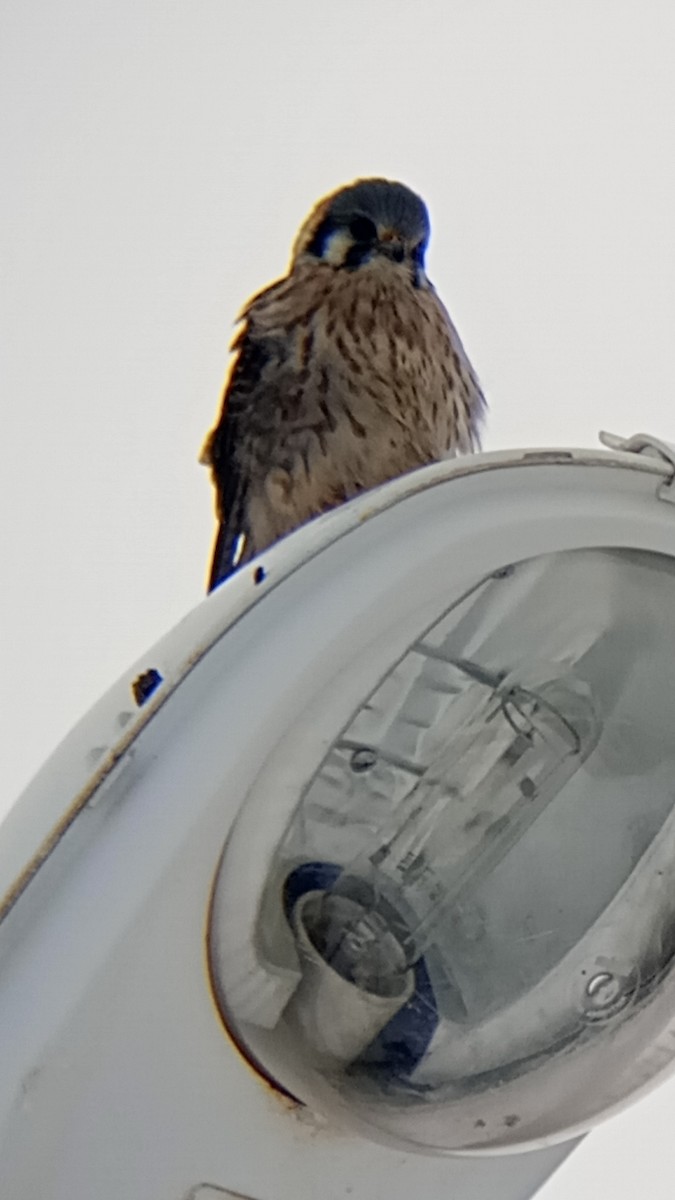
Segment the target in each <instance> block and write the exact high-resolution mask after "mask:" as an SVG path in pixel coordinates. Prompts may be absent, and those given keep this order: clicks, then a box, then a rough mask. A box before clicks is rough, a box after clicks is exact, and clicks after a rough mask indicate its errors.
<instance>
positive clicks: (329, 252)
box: [321, 229, 354, 267]
mask: <svg viewBox="0 0 675 1200" xmlns="http://www.w3.org/2000/svg"><path fill="white" fill-rule="evenodd" d="M353 245H354V239H353V237H352V236H351V234H349V233H348V232H347V230H346V229H336V230H335V233H332V234H331V235H330V238H329V239H328V241H327V243H326V245H325V248H324V251H323V254H322V255H321V258H322V259H323V261H324V262H327V263H331V264H332V266H334V267H339V266H341V265H342V263H343V262H344V261H345V258H346V256H347V251H348V250H350V249H351V247H352V246H353Z"/></svg>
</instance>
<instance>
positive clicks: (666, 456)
mask: <svg viewBox="0 0 675 1200" xmlns="http://www.w3.org/2000/svg"><path fill="white" fill-rule="evenodd" d="M599 437H600V441H601V442H602V444H603V446H607V448H608V450H621V451H622V452H623V453H624V454H646V455H648V456H649V457H650V458H658V459H660V461H661V462H664V463H667V464H668V466H669V467H670V474H669V475H668V478H667V479H662V480H661V482H660V483H659V486H658V487H657V489H656V495H657V496H658V498H659V500H665V501H667V503H668V504H675V446H674V445H673V444H672V442H664V441H663V439H662V438H656V437H652V435H651V434H650V433H634V434H633V436H632V437H629V438H622V437H619V436H618V435H617V434H616V433H606V432H605V431H604V430H601V431H600V434H599Z"/></svg>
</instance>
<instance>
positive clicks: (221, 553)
mask: <svg viewBox="0 0 675 1200" xmlns="http://www.w3.org/2000/svg"><path fill="white" fill-rule="evenodd" d="M233 349H234V350H235V351H236V352H237V357H236V359H235V362H234V364H233V368H232V372H231V375H230V379H229V381H228V384H227V386H226V388H225V393H224V396H223V402H222V407H221V412H220V417H219V419H218V424H217V425H216V427H215V429H213V431H212V432H211V434H210V435H209V437H208V439H207V442H206V445H205V447H204V450H203V452H202V462H204V463H206V464H208V465H210V467H211V470H212V473H213V481H214V484H215V487H216V493H217V510H218V519H219V524H218V529H217V532H216V541H215V546H214V549H213V558H212V561H211V571H210V575H209V583H208V590H209V591H212V590H213V588H215V587H216V586H217V585H218V584H219V583H221V582H222V580H223V579H226V578H227V577H228V575H231V574H232V572H233V571H234V570H235V569H236V566H237V562H238V559H239V557H240V555H241V551H242V548H243V547H242V542H241V539H242V538H246V537H247V535H249V530H248V529H247V511H246V510H247V497H248V492H249V488H250V482H251V481H250V463H249V462H248V461H247V455H246V442H247V437H248V427H249V425H250V421H251V417H252V415H253V412H254V410H255V407H256V400H257V398H258V391H259V387H260V380H261V376H262V374H263V371H264V369H265V366H266V363H267V360H268V357H269V355H268V351H267V350H266V348H265V345H264V343H262V342H260V341H258V340H256V339H255V338H254V337H252V335H251V331H250V328H249V327H248V326H245V327H244V329H243V330H242V332H241V333H240V334H239V336H238V338H237V340H236V342H235V344H234V347H233Z"/></svg>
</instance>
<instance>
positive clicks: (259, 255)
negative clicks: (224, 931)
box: [0, 0, 675, 1200]
mask: <svg viewBox="0 0 675 1200" xmlns="http://www.w3.org/2000/svg"><path fill="white" fill-rule="evenodd" d="M674 61H675V6H673V5H672V3H671V2H670V0H593V3H592V4H589V3H588V0H547V2H542V0H501V2H499V0H389V2H388V3H384V2H383V0H341V3H340V4H330V5H329V4H326V3H323V2H322V0H286V2H285V3H283V4H272V3H270V2H269V0H267V2H265V0H248V3H247V4H246V5H244V4H241V3H237V2H234V0H199V2H198V3H195V2H194V0H114V2H113V0H59V3H58V4H54V3H48V2H47V0H4V3H3V5H2V10H1V12H0V148H1V156H2V158H1V160H2V163H3V177H4V185H3V189H2V193H1V194H0V215H1V220H0V243H1V245H2V280H3V285H2V292H1V295H0V337H1V340H2V359H1V365H0V372H1V377H2V378H1V383H2V395H3V409H2V412H3V427H4V436H3V437H2V439H0V486H1V487H2V495H3V508H4V519H3V522H2V526H3V529H2V559H3V564H4V580H3V602H4V610H5V611H4V614H3V621H2V639H3V641H2V652H1V653H2V672H1V673H0V688H1V689H2V697H1V705H2V713H3V727H4V735H5V748H4V754H3V773H2V774H3V793H4V795H3V798H2V799H1V800H0V811H4V810H5V809H6V807H7V806H8V804H9V803H11V801H12V799H13V798H14V796H15V795H16V794H17V792H18V791H19V789H20V788H21V787H22V786H23V785H24V784H25V783H26V782H27V780H28V779H29V777H30V776H31V775H32V774H33V772H34V771H35V770H36V769H37V767H38V766H39V765H40V763H41V762H42V760H43V759H44V758H45V756H46V755H47V754H48V752H49V751H50V750H51V749H52V748H53V746H54V745H55V744H56V742H58V741H59V740H60V738H61V737H62V736H63V735H64V734H65V733H66V732H67V731H68V729H69V728H70V727H71V725H72V724H73V723H74V721H75V720H76V719H77V718H78V717H79V716H80V715H81V714H82V713H83V712H84V711H85V710H86V709H87V708H88V707H89V706H90V705H91V704H92V703H93V702H94V701H95V700H96V699H97V698H98V696H99V695H100V694H101V693H102V692H103V691H104V690H105V688H106V687H107V686H108V685H109V684H110V683H111V682H112V681H113V680H114V679H115V678H116V677H117V676H118V675H119V674H120V673H121V672H122V670H123V669H124V668H125V667H126V666H127V665H128V664H129V663H130V662H131V661H132V660H134V659H135V658H136V657H138V656H139V655H140V654H141V653H143V651H144V650H145V649H146V648H147V647H148V646H149V645H150V644H152V643H153V642H154V641H155V640H156V639H157V637H158V636H159V635H161V634H162V633H164V632H166V631H167V630H168V629H169V628H171V626H173V625H174V624H175V623H176V621H177V620H178V619H179V618H180V617H181V616H182V614H183V613H184V612H185V611H186V610H187V609H188V608H190V607H192V606H193V605H194V604H195V603H197V602H198V601H199V599H200V597H201V595H202V590H203V584H204V578H205V570H206V560H207V555H208V551H209V547H210V541H211V536H212V507H211V505H212V502H211V494H210V488H209V485H208V481H207V477H206V473H205V471H204V470H203V468H200V467H199V466H198V464H197V455H198V451H199V447H200V443H201V441H202V438H203V435H204V433H205V432H206V430H207V428H208V426H209V424H210V423H211V421H212V419H213V417H214V414H215V410H216V406H217V402H218V395H219V389H220V386H221V382H222V378H223V375H224V371H225V366H226V362H227V346H228V342H229V338H230V334H231V323H232V320H233V318H234V315H235V313H236V311H237V309H238V308H239V307H240V305H241V303H242V301H243V300H244V299H245V298H246V297H247V296H248V295H249V294H250V293H251V292H252V291H254V290H255V289H257V288H258V287H260V286H262V285H264V284H265V283H267V282H268V281H269V280H270V279H271V278H273V277H274V276H276V275H278V274H280V273H282V272H283V270H284V269H285V266H286V262H287V257H288V252H289V249H290V245H291V241H292V238H293V235H294V233H295V230H296V228H297V226H298V224H299V222H300V220H301V219H302V218H303V217H304V216H305V214H306V212H307V211H308V209H309V208H310V206H311V205H312V203H313V202H314V201H315V200H316V199H317V198H318V197H319V196H320V195H321V194H322V193H323V192H325V191H327V190H329V189H331V188H333V187H335V186H337V185H339V184H341V183H343V182H347V181H348V180H351V179H353V178H354V177H355V176H357V175H361V174H386V175H390V176H392V177H395V178H400V179H402V180H404V181H405V182H407V183H409V184H410V185H412V186H413V187H415V188H416V189H417V190H419V191H420V192H421V193H422V195H423V196H424V197H425V198H426V200H427V202H428V204H429V207H430V210H431V215H432V221H433V226H434V233H433V239H432V245H431V254H430V261H429V270H430V274H431V277H432V278H433V280H434V282H435V283H436V285H437V287H438V289H439V291H440V293H441V295H442V296H443V298H444V299H445V301H446V303H447V304H448V307H449V308H450V310H451V312H452V315H453V317H454V319H455V321H456V323H457V325H458V326H459V329H460V331H461V334H462V337H463V339H464V341H465V344H466V346H467V349H468V350H469V352H470V354H471V357H472V359H473V361H474V362H475V364H476V367H477V369H478V371H479V374H480V376H481V378H482V381H483V384H484V387H485V390H486V392H487V395H488V397H489V400H490V404H491V416H490V420H489V423H488V427H487V434H486V439H485V442H486V449H497V448H502V447H505V446H520V445H544V444H555V445H593V444H594V443H595V439H596V432H597V430H598V429H599V428H600V427H605V428H609V429H611V430H614V431H616V432H620V433H632V432H635V431H637V430H643V429H646V430H649V431H650V432H653V433H656V434H660V435H662V436H664V437H666V438H668V437H670V438H674V437H675V406H674V402H673V391H672V381H671V376H672V370H671V359H672V353H673V329H674V328H675V235H674V232H673V230H674V221H675V217H674V214H675V165H674V164H675V153H674V147H675V72H674V69H673V62H674ZM673 1100H675V1086H673V1085H670V1087H667V1088H665V1089H663V1090H662V1091H660V1092H659V1093H657V1094H656V1095H655V1096H654V1097H653V1098H650V1099H649V1100H646V1101H643V1102H642V1104H641V1105H640V1106H639V1107H638V1108H636V1109H635V1110H633V1111H631V1112H630V1113H629V1114H627V1115H626V1116H624V1117H621V1118H618V1119H616V1120H615V1121H614V1122H612V1123H611V1124H610V1125H608V1126H606V1127H605V1128H604V1129H603V1130H602V1131H600V1132H598V1133H597V1134H595V1135H594V1136H593V1138H592V1139H590V1140H588V1141H587V1142H586V1143H585V1145H584V1146H583V1147H582V1149H581V1150H579V1151H577V1152H576V1153H575V1154H574V1155H573V1156H572V1158H571V1159H570V1160H569V1163H568V1164H567V1165H566V1166H565V1167H564V1168H563V1169H562V1170H561V1171H560V1172H559V1174H558V1175H557V1176H556V1177H555V1178H554V1180H553V1181H551V1182H550V1183H549V1184H548V1185H547V1187H546V1188H545V1189H544V1191H543V1192H542V1193H541V1196H542V1198H543V1200H563V1198H571V1197H574V1198H575V1200H580V1198H581V1200H585V1198H586V1197H588V1198H589V1200H590V1198H591V1197H597V1196H598V1195H602V1196H605V1195H612V1196H613V1198H614V1200H623V1198H624V1197H628V1196H631V1197H632V1196H634V1195H635V1194H643V1193H646V1192H648V1193H649V1195H650V1198H651V1200H660V1198H662V1197H663V1200H665V1198H666V1197H668V1200H670V1198H671V1196H672V1181H671V1180H670V1179H669V1174H670V1173H671V1172H672V1170H673V1167H675V1147H674V1146H673V1142H672V1137H670V1136H669V1133H670V1106H671V1105H672V1103H673Z"/></svg>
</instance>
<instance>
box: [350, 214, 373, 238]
mask: <svg viewBox="0 0 675 1200" xmlns="http://www.w3.org/2000/svg"><path fill="white" fill-rule="evenodd" d="M349 232H350V233H351V235H352V237H353V238H354V241H355V242H374V241H376V239H377V229H376V227H375V225H374V223H373V222H372V221H371V220H369V218H368V217H354V219H353V220H352V221H350V222H349Z"/></svg>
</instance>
